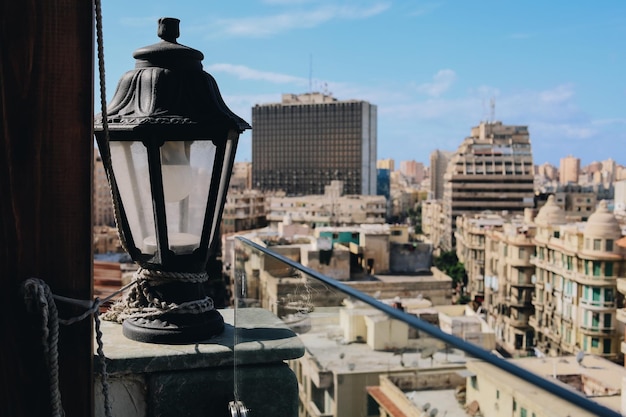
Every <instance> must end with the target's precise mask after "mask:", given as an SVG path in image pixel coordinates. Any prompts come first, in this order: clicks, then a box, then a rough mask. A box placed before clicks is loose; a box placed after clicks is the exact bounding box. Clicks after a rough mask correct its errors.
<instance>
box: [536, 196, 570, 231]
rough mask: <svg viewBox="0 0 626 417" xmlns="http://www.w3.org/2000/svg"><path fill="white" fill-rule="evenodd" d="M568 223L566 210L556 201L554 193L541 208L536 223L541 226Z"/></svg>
mask: <svg viewBox="0 0 626 417" xmlns="http://www.w3.org/2000/svg"><path fill="white" fill-rule="evenodd" d="M565 223H567V220H566V219H565V212H564V211H563V209H562V208H561V207H559V206H558V205H557V204H556V202H555V201H554V195H550V196H549V197H548V201H546V204H545V205H544V206H543V207H541V209H539V212H538V213H537V216H536V217H535V224H536V225H537V226H540V227H547V226H559V225H562V224H565Z"/></svg>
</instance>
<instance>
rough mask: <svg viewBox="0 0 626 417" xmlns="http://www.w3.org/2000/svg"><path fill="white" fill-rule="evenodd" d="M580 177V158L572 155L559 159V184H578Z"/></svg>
mask: <svg viewBox="0 0 626 417" xmlns="http://www.w3.org/2000/svg"><path fill="white" fill-rule="evenodd" d="M579 175H580V158H576V157H574V156H572V155H569V156H566V157H565V158H561V164H560V166H559V182H560V183H561V184H569V183H572V184H578V177H579Z"/></svg>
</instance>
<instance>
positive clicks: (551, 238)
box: [530, 198, 626, 360]
mask: <svg viewBox="0 0 626 417" xmlns="http://www.w3.org/2000/svg"><path fill="white" fill-rule="evenodd" d="M535 224H536V227H537V232H536V235H535V245H536V256H535V257H534V258H533V261H532V263H533V264H534V265H535V267H536V272H535V276H536V283H535V296H534V298H533V305H534V306H535V316H534V317H533V318H531V320H530V324H531V326H533V328H534V329H535V337H536V344H537V348H538V350H540V351H542V352H544V353H546V354H548V355H551V356H558V355H565V354H573V353H576V352H579V351H582V352H584V353H588V354H594V355H598V356H603V357H605V358H608V359H612V360H615V359H617V358H618V357H619V355H620V353H621V344H620V343H621V342H622V339H623V325H621V323H618V321H617V313H618V302H620V301H619V300H620V298H619V297H617V285H618V279H619V278H620V277H623V276H624V274H626V263H625V259H626V250H625V249H624V248H622V247H621V246H619V245H618V244H616V242H618V241H619V240H620V239H621V238H622V230H621V227H620V225H619V223H618V221H617V219H616V217H615V216H614V215H613V213H611V212H609V210H608V208H607V204H606V202H605V201H601V202H600V204H599V205H598V208H597V210H596V211H595V212H594V213H593V214H592V215H591V216H590V217H589V220H588V221H587V222H578V223H568V222H567V220H566V218H565V215H564V212H563V210H562V209H561V208H560V207H558V206H557V205H556V204H555V203H554V200H553V199H552V198H549V199H548V201H547V203H546V205H545V206H544V207H543V208H541V210H540V211H539V213H538V214H537V217H536V219H535ZM620 307H621V306H620Z"/></svg>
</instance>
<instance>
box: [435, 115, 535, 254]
mask: <svg viewBox="0 0 626 417" xmlns="http://www.w3.org/2000/svg"><path fill="white" fill-rule="evenodd" d="M444 179H445V185H444V196H443V213H444V215H445V221H446V223H445V233H444V235H443V240H442V249H444V250H451V249H453V248H454V246H455V244H456V243H455V239H454V230H455V228H456V217H457V216H460V215H462V214H466V213H477V212H481V211H484V210H491V211H493V212H496V213H499V212H503V211H506V212H508V213H519V214H522V213H523V212H524V209H526V208H532V207H533V206H534V165H533V157H532V149H531V144H530V136H529V133H528V127H527V126H508V125H503V124H502V122H481V123H480V125H478V126H476V127H473V128H472V130H471V135H470V136H469V137H467V138H465V140H464V141H463V142H462V143H461V145H460V146H459V148H458V149H457V151H456V153H455V154H454V156H453V157H452V159H451V160H450V163H449V164H448V168H447V171H446V174H445V176H444Z"/></svg>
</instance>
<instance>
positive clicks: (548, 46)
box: [95, 0, 626, 167]
mask: <svg viewBox="0 0 626 417" xmlns="http://www.w3.org/2000/svg"><path fill="white" fill-rule="evenodd" d="M102 3H103V4H102V19H103V20H102V21H103V41H104V57H105V58H104V60H105V73H106V92H107V94H106V95H107V101H108V100H109V99H110V98H111V97H112V95H113V93H114V91H115V87H116V85H117V82H118V80H119V78H120V77H121V75H122V74H123V73H124V72H126V71H128V70H131V69H132V68H133V67H134V59H133V57H132V53H133V51H134V50H135V49H137V48H140V47H143V46H147V45H151V44H153V43H156V42H157V41H158V38H157V37H156V30H157V20H158V18H160V17H176V18H178V19H180V20H181V23H180V32H181V36H180V38H179V39H178V42H179V43H181V44H183V45H186V46H189V47H192V48H194V49H198V50H200V51H201V52H203V54H204V60H203V66H204V70H205V71H207V72H208V73H210V74H211V75H213V76H214V77H215V79H216V81H217V83H218V85H219V88H220V91H221V93H222V96H223V98H224V101H225V102H226V104H227V105H228V106H229V107H230V109H231V110H233V111H234V112H235V113H236V114H238V115H239V116H241V117H243V118H244V119H245V120H246V121H248V122H249V123H251V108H252V107H253V106H254V105H255V104H265V103H276V102H280V100H281V95H282V94H283V93H293V94H300V93H306V92H310V91H321V92H327V93H330V94H332V95H333V97H335V98H337V99H338V100H351V99H356V100H365V101H369V102H370V103H372V104H375V105H376V106H377V107H378V130H377V134H378V152H377V153H378V159H386V158H392V159H394V160H395V161H396V165H397V166H399V163H400V161H404V160H415V161H418V162H423V163H425V164H426V165H427V164H428V160H429V155H430V153H431V152H432V151H433V150H435V149H442V150H450V151H454V150H456V149H457V147H458V146H459V145H460V143H461V142H462V141H463V139H464V138H465V137H467V136H469V134H470V129H471V128H472V127H473V126H476V125H478V124H479V123H480V122H481V121H486V120H499V121H502V122H503V123H504V124H508V125H525V126H528V128H529V132H530V138H531V143H532V148H533V156H534V162H535V164H542V163H545V162H549V163H552V164H554V165H556V166H557V167H558V165H559V160H560V158H562V157H565V156H568V155H573V156H576V157H578V158H580V159H581V164H582V165H586V164H589V163H591V162H593V161H602V160H605V159H608V158H612V159H613V160H615V161H617V162H618V163H620V164H626V155H624V153H626V151H625V150H624V147H625V146H626V2H624V1H623V0H603V1H596V2H592V1H580V0H579V1H568V2H566V1H545V0H543V1H535V0H527V1H518V2H512V1H502V0H500V1H496V0H471V1H469V0H454V1H453V0H449V1H445V0H444V1H419V0H414V1H411V0H405V1H399V0H397V1H391V0H346V1H337V0H237V1H220V2H218V1H209V0H201V1H197V0H181V1H176V2H174V1H171V0H150V1H147V0H133V1H123V2H122V1H121V0H103V1H102ZM96 68H97V67H96ZM96 80H97V75H96ZM96 105H97V106H98V107H97V108H96V110H95V111H96V112H99V89H98V88H96ZM253 129H254V126H253ZM251 140H252V134H251V132H246V133H244V134H243V135H242V137H241V138H240V142H239V147H238V149H237V158H236V159H237V160H238V161H251V160H252V148H251Z"/></svg>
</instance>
